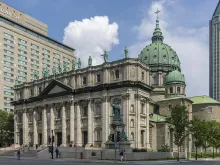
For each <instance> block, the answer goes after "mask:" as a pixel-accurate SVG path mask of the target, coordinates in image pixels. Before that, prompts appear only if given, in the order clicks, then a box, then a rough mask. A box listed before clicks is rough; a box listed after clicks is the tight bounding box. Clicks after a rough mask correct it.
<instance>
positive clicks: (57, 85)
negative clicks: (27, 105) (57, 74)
mask: <svg viewBox="0 0 220 165" xmlns="http://www.w3.org/2000/svg"><path fill="white" fill-rule="evenodd" d="M71 91H72V88H71V87H69V86H68V85H65V84H63V83H62V82H60V81H57V80H53V81H52V82H51V83H50V84H49V85H48V86H47V87H46V88H45V89H44V90H43V91H42V92H41V93H40V95H39V96H46V95H55V94H59V93H65V92H71Z"/></svg>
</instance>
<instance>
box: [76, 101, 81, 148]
mask: <svg viewBox="0 0 220 165" xmlns="http://www.w3.org/2000/svg"><path fill="white" fill-rule="evenodd" d="M76 145H77V146H81V145H82V131H81V113H80V102H77V104H76Z"/></svg>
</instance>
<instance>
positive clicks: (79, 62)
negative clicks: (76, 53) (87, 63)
mask: <svg viewBox="0 0 220 165" xmlns="http://www.w3.org/2000/svg"><path fill="white" fill-rule="evenodd" d="M77 65H78V69H80V68H81V60H80V58H78V62H77Z"/></svg>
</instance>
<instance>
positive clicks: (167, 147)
mask: <svg viewBox="0 0 220 165" xmlns="http://www.w3.org/2000/svg"><path fill="white" fill-rule="evenodd" d="M158 152H170V147H169V146H168V145H167V144H166V145H162V148H161V149H158Z"/></svg>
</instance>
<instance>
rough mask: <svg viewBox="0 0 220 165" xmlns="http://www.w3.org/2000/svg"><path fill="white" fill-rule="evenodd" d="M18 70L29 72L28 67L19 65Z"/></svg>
mask: <svg viewBox="0 0 220 165" xmlns="http://www.w3.org/2000/svg"><path fill="white" fill-rule="evenodd" d="M18 68H20V69H24V70H27V67H25V66H21V65H18Z"/></svg>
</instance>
